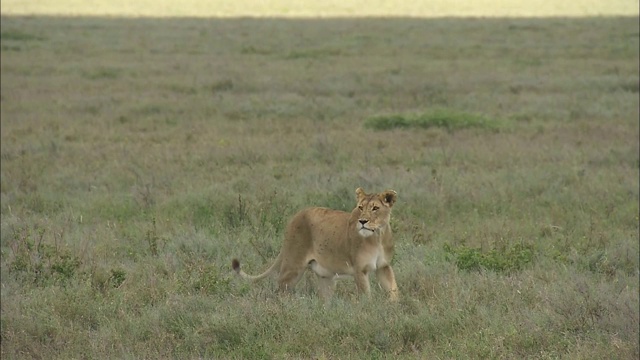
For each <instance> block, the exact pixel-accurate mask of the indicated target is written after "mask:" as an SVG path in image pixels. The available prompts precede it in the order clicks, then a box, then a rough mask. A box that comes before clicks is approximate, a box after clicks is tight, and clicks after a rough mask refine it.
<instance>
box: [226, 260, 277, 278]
mask: <svg viewBox="0 0 640 360" xmlns="http://www.w3.org/2000/svg"><path fill="white" fill-rule="evenodd" d="M281 255H282V253H280V254H278V257H277V258H276V260H275V261H274V262H273V264H272V265H271V266H270V267H269V268H268V269H267V270H266V271H265V272H263V273H262V274H260V275H249V274H247V273H245V272H244V271H242V269H241V268H240V261H239V260H238V259H233V260H232V261H231V267H232V268H233V270H234V271H235V272H236V273H237V274H238V275H240V276H242V278H244V279H247V280H250V281H258V280H262V279H264V278H266V277H267V276H269V275H271V273H273V272H274V271H277V270H278V268H279V267H280V263H281V262H282V259H281V258H282V256H281Z"/></svg>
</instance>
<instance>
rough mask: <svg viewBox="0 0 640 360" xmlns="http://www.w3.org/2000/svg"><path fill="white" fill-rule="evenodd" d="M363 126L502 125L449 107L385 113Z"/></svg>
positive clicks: (367, 121) (469, 126)
mask: <svg viewBox="0 0 640 360" xmlns="http://www.w3.org/2000/svg"><path fill="white" fill-rule="evenodd" d="M364 125H365V127H367V128H370V129H374V130H390V129H395V128H401V129H407V128H421V129H428V128H432V127H437V128H443V129H446V130H448V131H454V130H459V129H468V128H480V129H490V130H494V131H496V130H498V129H500V128H501V127H504V125H503V124H501V121H500V120H495V119H489V118H486V117H483V116H480V115H475V114H468V113H461V112H456V111H451V110H449V109H436V110H432V111H430V112H428V113H424V114H420V115H415V116H410V115H409V116H408V115H386V116H375V117H372V118H369V119H367V120H366V121H365V123H364Z"/></svg>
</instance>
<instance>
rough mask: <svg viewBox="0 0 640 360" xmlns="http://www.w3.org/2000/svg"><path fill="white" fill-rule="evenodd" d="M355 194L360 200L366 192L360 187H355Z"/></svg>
mask: <svg viewBox="0 0 640 360" xmlns="http://www.w3.org/2000/svg"><path fill="white" fill-rule="evenodd" d="M356 196H357V199H358V201H360V200H362V198H364V197H365V196H367V194H365V192H364V190H362V188H361V187H359V188H357V189H356Z"/></svg>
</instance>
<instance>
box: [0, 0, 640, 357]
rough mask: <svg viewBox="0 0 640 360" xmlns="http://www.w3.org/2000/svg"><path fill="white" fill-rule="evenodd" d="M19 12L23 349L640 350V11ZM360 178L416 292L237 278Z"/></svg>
mask: <svg viewBox="0 0 640 360" xmlns="http://www.w3.org/2000/svg"><path fill="white" fill-rule="evenodd" d="M2 4H3V5H2V6H3V14H5V13H4V11H5V6H7V2H5V1H3V3H2ZM1 20H2V21H1V36H0V39H1V53H0V54H1V56H0V57H1V58H0V60H1V62H0V66H1V73H2V81H1V94H0V110H1V114H0V115H1V122H0V124H1V129H0V130H1V142H0V146H1V147H0V149H1V159H2V166H1V173H0V174H1V178H0V200H1V206H0V216H1V227H2V232H1V237H0V251H1V261H0V265H1V268H0V270H1V287H0V294H1V298H0V300H1V306H2V308H1V309H2V310H1V313H0V316H1V326H0V335H1V343H2V348H1V355H2V358H3V359H33V358H35V359H38V358H41V359H72V358H76V359H79V358H120V359H140V358H156V359H160V358H179V359H196V358H211V359H214V358H215V359H241V358H261V359H270V358H273V359H282V358H285V359H300V358H304V359H307V358H315V359H346V358H350V359H372V358H389V359H391V358H393V359H402V358H407V359H413V358H421V359H454V358H455V359H460V358H490V359H523V358H535V359H557V358H566V359H603V358H608V359H609V358H611V359H637V358H638V356H640V352H639V346H638V337H639V335H640V334H639V331H638V323H639V310H638V309H639V299H638V297H639V285H638V284H639V260H638V258H639V242H638V231H639V229H638V223H639V219H638V216H639V209H638V202H639V190H638V187H639V182H638V179H639V166H640V161H639V141H638V138H639V122H638V117H639V115H640V114H639V107H640V104H639V97H638V95H639V94H638V90H639V82H640V80H639V74H638V61H639V50H638V41H639V30H638V19H637V17H595V18H580V19H577V18H576V19H568V18H547V19H504V18H496V19H409V18H396V19H365V18H360V19H347V18H344V19H324V20H319V19H316V20H313V19H288V20H287V19H195V18H191V19H169V18H167V19H158V18H144V19H137V18H107V17H68V18H65V17H41V16H28V17H20V16H10V17H7V16H3V17H2V19H1ZM359 186H361V187H364V188H365V189H366V190H367V191H371V192H372V191H381V190H384V189H387V188H392V189H395V190H396V191H397V192H398V202H397V204H396V206H395V207H394V213H393V218H392V222H393V229H394V232H395V237H396V255H395V259H394V268H395V272H396V277H397V281H398V284H399V288H400V293H401V300H400V302H399V304H389V303H387V302H386V300H385V296H384V294H383V293H382V291H380V289H378V287H377V286H373V295H372V297H371V298H370V299H368V298H360V299H359V298H357V297H356V296H355V286H354V283H353V281H350V280H344V281H342V282H340V283H339V286H338V291H337V294H336V296H335V298H334V299H333V300H332V301H331V302H330V303H328V304H323V303H322V302H321V301H320V300H319V299H318V298H317V296H316V295H315V291H314V283H315V278H314V276H313V275H311V274H308V276H305V278H304V279H303V280H302V281H301V283H300V284H299V286H298V288H297V289H296V292H295V293H294V294H293V295H289V296H281V295H279V294H277V292H276V291H275V288H276V285H275V281H273V280H265V281H263V282H262V283H259V284H254V285H249V284H246V283H244V282H242V281H240V280H239V279H236V278H235V277H233V276H232V274H231V269H230V262H231V259H232V258H233V257H239V258H240V259H241V260H242V261H243V263H244V264H245V270H246V271H247V272H249V273H257V272H259V271H262V270H263V269H265V268H266V267H267V266H268V264H269V263H270V261H271V260H272V259H274V258H275V256H276V255H277V252H278V250H279V244H280V242H281V238H282V232H283V229H284V226H285V224H286V221H287V219H288V218H289V217H290V216H291V215H292V214H293V213H295V212H296V211H298V210H300V209H302V208H304V207H306V206H309V205H319V206H328V207H332V208H338V209H345V210H350V209H351V208H353V207H354V205H355V194H354V190H355V188H356V187H359ZM372 281H374V284H376V283H375V279H374V278H372Z"/></svg>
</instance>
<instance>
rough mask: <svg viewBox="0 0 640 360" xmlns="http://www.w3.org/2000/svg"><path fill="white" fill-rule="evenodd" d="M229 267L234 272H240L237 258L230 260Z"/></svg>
mask: <svg viewBox="0 0 640 360" xmlns="http://www.w3.org/2000/svg"><path fill="white" fill-rule="evenodd" d="M231 267H232V268H233V270H234V271H235V272H237V273H240V261H238V259H233V260H232V261H231Z"/></svg>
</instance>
